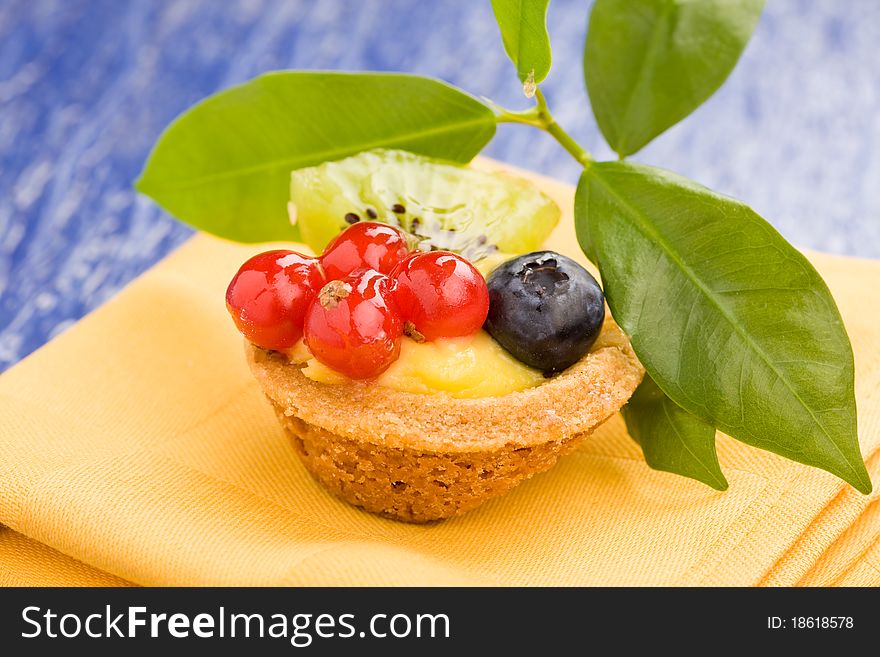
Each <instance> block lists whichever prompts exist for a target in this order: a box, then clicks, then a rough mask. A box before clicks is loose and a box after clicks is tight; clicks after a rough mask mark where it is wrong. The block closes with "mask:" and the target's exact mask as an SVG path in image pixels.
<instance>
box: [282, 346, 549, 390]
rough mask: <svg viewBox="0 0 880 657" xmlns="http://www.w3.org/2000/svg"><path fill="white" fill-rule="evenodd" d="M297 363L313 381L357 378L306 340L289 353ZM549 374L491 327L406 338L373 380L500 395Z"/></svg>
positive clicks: (400, 386)
mask: <svg viewBox="0 0 880 657" xmlns="http://www.w3.org/2000/svg"><path fill="white" fill-rule="evenodd" d="M288 357H289V358H290V360H291V362H293V363H297V364H301V365H304V367H303V368H302V373H303V374H304V375H305V376H307V377H308V378H310V379H312V380H313V381H318V382H320V383H328V384H340V383H350V382H351V380H350V379H349V378H348V377H346V376H344V375H343V374H340V373H339V372H337V371H335V370H332V369H330V368H329V367H327V366H326V365H324V364H322V363H320V362H318V361H317V360H316V359H315V358H313V357H312V355H311V354H310V353H309V351H308V349H307V348H306V346H305V345H304V344H303V343H302V342H301V341H300V342H299V343H298V344H297V346H296V347H294V348H293V349H291V350H290V352H288ZM543 381H544V376H543V375H542V374H541V372H539V371H538V370H535V369H532V368H531V367H528V366H527V365H523V364H522V363H520V362H519V361H518V360H516V359H515V358H514V357H513V356H511V355H510V354H509V353H507V352H506V351H505V350H504V349H503V348H502V347H501V345H499V344H498V343H497V342H495V340H493V339H492V338H491V337H489V334H488V333H486V332H485V331H478V332H477V333H475V334H474V335H470V336H467V337H464V338H443V339H440V340H435V341H433V342H423V343H417V342H415V341H414V340H411V339H409V338H404V339H403V341H402V342H401V345H400V358H398V359H397V360H396V361H394V363H392V365H391V367H389V368H388V369H387V370H385V372H384V373H382V374H381V375H380V376H379V377H377V378H376V379H374V380H372V381H371V383H375V384H377V385H380V386H384V387H386V388H391V389H393V390H399V391H401V392H415V393H422V394H432V393H437V392H445V393H448V394H449V395H452V396H453V397H461V398H479V397H498V396H501V395H506V394H507V393H510V392H515V391H517V390H525V389H526V388H533V387H535V386H537V385H540V384H541V383H542V382H543Z"/></svg>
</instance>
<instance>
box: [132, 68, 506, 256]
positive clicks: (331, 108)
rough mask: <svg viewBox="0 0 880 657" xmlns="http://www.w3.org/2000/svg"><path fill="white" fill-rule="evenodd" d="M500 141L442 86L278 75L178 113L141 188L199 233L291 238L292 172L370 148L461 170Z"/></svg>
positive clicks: (474, 105)
mask: <svg viewBox="0 0 880 657" xmlns="http://www.w3.org/2000/svg"><path fill="white" fill-rule="evenodd" d="M494 134H495V116H494V113H493V112H492V110H490V109H489V108H488V107H487V106H486V105H484V104H483V103H481V102H479V101H477V100H475V99H474V98H473V97H471V96H469V95H467V94H465V93H464V92H462V91H459V90H458V89H455V88H454V87H451V86H449V85H447V84H445V83H443V82H440V81H438V80H432V79H429V78H423V77H418V76H414V75H402V74H393V73H324V72H317V73H309V72H299V71H285V72H275V73H269V74H266V75H261V76H260V77H258V78H255V79H254V80H251V81H250V82H247V83H245V84H243V85H240V86H237V87H233V88H231V89H227V90H225V91H221V92H220V93H218V94H216V95H214V96H211V97H210V98H207V99H206V100H203V101H202V102H200V103H198V104H197V105H195V106H194V107H192V108H191V109H190V110H188V111H187V112H184V113H183V114H182V115H181V116H179V117H178V118H177V119H176V120H175V121H174V122H173V123H172V124H171V125H170V126H169V127H168V128H167V129H166V130H165V132H164V133H163V134H162V136H161V137H160V138H159V141H158V143H157V144H156V146H155V147H154V148H153V152H152V153H151V154H150V157H149V159H148V160H147V164H146V166H145V168H144V171H143V173H142V174H141V177H140V179H139V180H138V181H137V182H136V183H135V186H136V187H137V189H138V190H139V191H141V192H143V193H145V194H147V195H149V196H151V197H152V198H153V199H154V200H155V201H156V202H158V203H159V204H160V205H161V206H163V207H164V208H165V209H166V210H168V211H169V212H171V213H172V214H173V215H175V216H176V217H177V218H178V219H181V220H182V221H185V222H186V223H188V224H191V225H192V226H195V227H196V228H198V229H200V230H204V231H207V232H210V233H214V234H215V235H219V236H220V237H225V238H227V239H231V240H236V241H240V242H262V241H270V240H290V239H295V238H296V237H297V231H296V230H295V228H294V227H293V226H291V224H290V220H289V218H288V214H287V200H288V193H289V189H290V172H291V171H292V170H293V169H297V168H300V167H306V166H312V165H314V164H319V163H321V162H324V161H326V160H338V159H341V158H344V157H347V156H349V155H353V154H354V153H357V152H360V151H363V150H368V149H371V148H378V147H387V148H399V149H402V150H408V151H412V152H414V153H418V154H421V155H428V156H432V157H437V158H441V159H446V160H450V161H453V162H460V163H465V162H468V161H470V159H471V158H472V157H473V156H474V155H476V154H477V153H478V152H479V151H480V150H481V149H482V148H483V146H485V145H486V143H487V142H488V141H489V140H490V139H491V138H492V136H493V135H494Z"/></svg>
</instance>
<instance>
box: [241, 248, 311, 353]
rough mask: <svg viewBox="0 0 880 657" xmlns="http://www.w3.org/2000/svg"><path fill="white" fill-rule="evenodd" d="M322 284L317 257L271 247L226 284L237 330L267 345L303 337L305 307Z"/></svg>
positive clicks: (280, 344)
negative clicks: (271, 248) (275, 249)
mask: <svg viewBox="0 0 880 657" xmlns="http://www.w3.org/2000/svg"><path fill="white" fill-rule="evenodd" d="M322 285H324V277H323V276H322V274H321V270H320V267H319V266H318V260H317V259H316V258H310V257H308V256H304V255H302V254H300V253H295V252H294V251H283V250H278V251H267V252H265V253H261V254H259V255H256V256H254V257H253V258H251V259H250V260H248V261H247V262H245V263H244V264H243V265H242V266H241V268H240V269H239V270H238V273H237V274H236V275H235V276H234V277H233V279H232V282H230V283H229V287H228V288H227V289H226V308H227V310H229V314H230V315H232V319H233V321H234V322H235V325H236V326H237V327H238V330H239V331H241V333H242V334H243V335H244V336H245V337H246V338H247V339H248V340H250V341H251V342H253V343H254V344H256V345H258V346H260V347H263V348H264V349H276V350H281V349H288V348H289V347H292V346H293V345H294V344H295V343H296V341H297V340H299V339H300V338H301V337H302V327H303V319H304V317H305V313H306V309H307V308H308V306H309V304H310V303H311V301H312V299H314V297H315V295H316V294H317V293H318V290H320V289H321V286H322Z"/></svg>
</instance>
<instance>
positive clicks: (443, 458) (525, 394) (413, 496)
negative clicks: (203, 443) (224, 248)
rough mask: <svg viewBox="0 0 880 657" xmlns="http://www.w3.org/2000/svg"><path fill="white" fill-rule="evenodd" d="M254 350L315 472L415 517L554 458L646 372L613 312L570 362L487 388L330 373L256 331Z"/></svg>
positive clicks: (365, 502) (483, 493) (436, 513)
mask: <svg viewBox="0 0 880 657" xmlns="http://www.w3.org/2000/svg"><path fill="white" fill-rule="evenodd" d="M246 353H247V358H248V362H249V364H250V367H251V371H252V372H253V373H254V376H255V377H256V378H257V380H258V381H259V383H260V385H261V387H262V389H263V392H264V393H265V394H266V396H267V397H268V398H269V401H271V402H272V405H273V407H274V408H275V411H276V413H277V414H278V417H279V420H280V421H281V424H282V426H283V427H284V429H285V431H286V432H287V433H288V435H289V436H290V437H291V439H292V441H293V444H294V447H295V448H296V450H297V453H298V454H299V456H300V458H301V459H302V461H303V463H304V464H305V466H306V468H307V469H308V470H309V471H310V472H311V473H312V475H313V476H315V478H317V479H318V480H319V481H320V482H321V483H323V484H324V485H325V486H326V487H327V488H329V489H330V490H331V491H333V492H334V493H335V494H337V495H338V496H340V497H342V498H343V499H345V500H347V501H348V502H350V503H352V504H355V505H357V506H361V507H363V508H365V509H367V510H368V511H372V512H374V513H381V514H383V515H386V516H390V517H394V518H397V519H400V520H406V521H410V522H426V521H430V520H438V519H441V518H448V517H451V516H454V515H459V514H461V513H464V512H465V511H468V510H470V509H472V508H474V507H476V506H478V505H479V504H482V503H483V502H484V501H486V500H487V499H490V498H492V497H495V496H497V495H501V494H503V493H505V492H507V491H508V490H510V489H511V488H513V487H514V486H515V485H516V484H518V483H520V482H521V481H523V480H524V479H527V478H529V477H531V476H532V475H533V474H536V473H538V472H543V471H544V470H547V469H548V468H550V467H551V466H552V465H553V464H554V463H555V462H556V460H557V458H558V457H559V456H560V455H563V454H565V453H568V452H570V451H572V450H573V449H575V447H576V446H577V445H578V444H579V443H580V442H581V441H582V440H583V439H584V438H585V437H586V436H588V435H589V434H590V433H591V432H592V431H593V430H594V429H595V428H596V427H597V426H599V425H600V424H601V423H602V422H604V421H605V420H606V419H608V418H609V417H610V416H611V415H613V414H614V413H615V412H617V411H618V410H619V409H620V407H621V406H623V405H624V404H625V403H626V401H627V400H628V399H629V397H630V395H632V393H633V391H634V390H635V389H636V387H637V386H638V384H639V382H640V381H641V379H642V375H643V373H644V371H643V369H642V366H641V365H640V364H639V362H638V359H637V358H636V356H635V353H634V352H633V351H632V347H631V346H630V344H629V341H628V340H627V339H626V337H625V336H624V335H623V333H622V332H621V330H620V329H619V328H618V327H617V325H616V324H614V322H613V321H611V320H610V319H609V320H606V322H605V325H604V327H603V329H602V333H601V334H600V336H599V339H598V340H597V341H596V344H595V345H594V346H593V348H592V350H591V351H590V353H588V354H587V355H586V356H584V357H583V358H582V359H581V360H580V361H579V362H577V363H575V364H574V365H573V366H571V367H570V368H568V369H567V370H565V371H564V372H562V373H561V374H559V375H557V376H555V377H553V378H551V379H548V380H547V381H546V382H545V383H543V384H541V385H540V386H537V387H535V388H530V389H527V390H523V391H520V392H513V393H510V394H507V395H503V396H500V397H485V398H480V399H458V398H455V397H451V396H449V395H447V394H445V393H437V394H433V395H423V394H417V393H408V392H400V391H396V390H391V389H389V388H383V387H381V386H378V385H375V384H370V383H361V382H352V383H349V384H343V385H328V384H325V383H319V382H317V381H312V380H311V379H309V378H307V377H306V376H305V375H303V374H302V372H301V371H300V368H299V367H297V366H296V365H292V364H289V363H288V362H287V360H286V359H285V358H284V357H283V356H282V355H280V354H277V353H273V352H267V351H265V350H263V349H260V348H259V347H255V346H253V345H251V344H250V343H246Z"/></svg>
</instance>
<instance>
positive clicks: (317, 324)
mask: <svg viewBox="0 0 880 657" xmlns="http://www.w3.org/2000/svg"><path fill="white" fill-rule="evenodd" d="M402 335H403V322H402V320H401V319H400V315H399V314H398V312H397V308H396V307H395V305H394V301H393V299H392V298H391V281H390V279H389V278H388V277H387V276H384V275H383V274H380V273H379V272H377V271H375V270H372V269H362V270H357V271H355V272H353V273H352V274H351V275H349V276H346V277H345V278H343V279H341V280H340V279H337V280H331V281H329V282H328V283H327V284H326V285H324V287H323V288H321V291H320V292H319V293H318V296H317V297H315V298H314V299H313V300H312V303H311V304H310V305H309V308H308V310H307V311H306V317H305V325H304V328H303V338H304V339H305V343H306V346H307V347H308V348H309V351H311V352H312V355H313V356H314V357H315V358H317V359H318V360H319V361H320V362H321V363H323V364H324V365H326V366H327V367H330V368H331V369H334V370H336V371H337V372H340V373H342V374H345V375H346V376H348V377H349V378H352V379H369V378H372V377H374V376H378V375H379V374H381V373H382V372H384V371H385V370H386V369H388V367H389V366H390V365H391V363H393V362H394V361H395V360H397V357H398V356H399V355H400V340H401V336H402Z"/></svg>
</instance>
